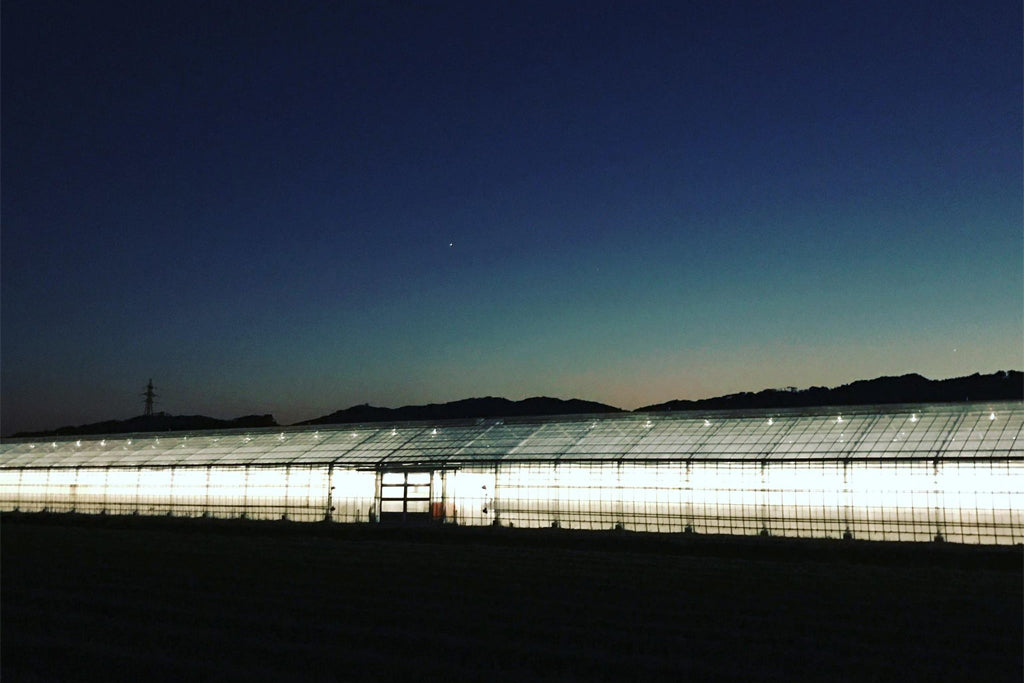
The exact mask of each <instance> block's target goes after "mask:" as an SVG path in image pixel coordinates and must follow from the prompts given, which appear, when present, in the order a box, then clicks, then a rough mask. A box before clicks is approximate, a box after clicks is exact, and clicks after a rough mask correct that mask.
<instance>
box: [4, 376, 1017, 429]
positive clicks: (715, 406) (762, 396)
mask: <svg viewBox="0 0 1024 683" xmlns="http://www.w3.org/2000/svg"><path fill="white" fill-rule="evenodd" d="M1005 400H1018V401H1019V400H1024V373H1022V372H1021V371H1019V370H1003V371H999V372H994V373H992V374H989V375H982V374H979V373H975V374H973V375H969V376H966V377H953V378H950V379H941V380H931V379H928V378H926V377H922V376H921V375H918V374H907V375H901V376H899V377H877V378H875V379H868V380H858V381H856V382H851V383H849V384H843V385H841V386H838V387H834V388H828V387H810V388H808V389H796V388H793V387H790V388H786V389H765V390H763V391H758V392H742V393H738V394H728V395H726V396H716V397H714V398H704V399H696V400H674V401H667V402H665V403H656V404H653V405H649V406H644V407H642V408H637V409H636V411H635V412H655V411H693V410H746V409H759V408H761V409H763V408H768V409H771V408H805V407H812V406H834V405H870V404H886V403H952V402H960V401H1005ZM622 412H627V411H624V410H622V409H621V408H616V407H615V406H610V405H607V404H604V403H597V402H594V401H584V400H581V399H577V398H572V399H568V400H564V399H559V398H549V397H546V396H537V397H533V398H527V399H523V400H521V401H511V400H509V399H507V398H496V397H493V396H487V397H484V398H467V399H462V400H459V401H452V402H450V403H430V404H427V405H419V406H414V405H409V406H402V407H401V408H382V407H377V406H371V405H369V404H366V403H364V404H361V405H356V406H352V407H351V408H346V409H344V410H338V411H335V412H333V413H331V414H329V415H324V416H322V417H317V418H313V419H312V420H305V421H303V422H297V423H295V424H296V425H327V424H348V423H356V422H406V421H415V420H458V419H472V418H490V417H528V416H539V415H578V414H590V413H622ZM277 426H279V425H278V423H277V421H276V420H274V417H273V415H246V416H244V417H239V418H235V419H233V420H219V419H216V418H212V417H206V416H203V415H167V414H165V413H157V414H156V415H149V416H146V415H140V416H138V417H133V418H129V419H127V420H107V421H104V422H94V423H92V424H85V425H79V426H76V427H70V426H69V427H61V428H59V429H54V430H51V431H41V432H19V433H17V434H13V435H11V436H12V437H41V436H75V435H92V434H125V433H130V432H164V431H200V430H205V429H258V428H261V427H277Z"/></svg>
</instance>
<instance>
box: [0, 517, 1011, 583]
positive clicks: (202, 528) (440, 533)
mask: <svg viewBox="0 0 1024 683" xmlns="http://www.w3.org/2000/svg"><path fill="white" fill-rule="evenodd" d="M0 524H19V525H27V526H34V525H40V526H47V525H51V526H72V527H86V528H108V529H125V530H132V529H137V530H139V531H172V532H176V533H185V534H217V535H240V536H269V537H274V536H296V537H309V538H329V539H335V540H338V541H348V540H350V541H373V542H389V541H394V542H424V543H437V544H441V545H449V544H450V545H467V544H469V545H495V546H513V547H518V546H522V547H558V548H569V549H579V550H588V549H596V550H608V551H616V552H627V553H629V552H642V553H659V554H669V555H676V554H685V555H719V556H735V557H741V556H750V557H757V558H761V559H765V558H772V557H780V558H785V559H787V560H798V559H801V558H804V559H810V560H815V559H827V560H841V561H853V562H860V561H869V562H874V561H881V562H885V563H889V562H895V563H898V564H923V565H929V564H934V563H936V562H938V563H946V562H948V563H949V566H971V567H993V568H1008V569H1020V568H1021V566H1022V561H1024V545H1021V544H1017V545H984V544H962V543H946V542H931V543H920V542H896V541H870V540H859V539H849V538H847V539H843V538H794V537H785V536H773V535H764V534H751V535H735V534H700V533H688V532H683V533H674V534H668V533H658V532H637V531H627V530H623V529H614V528H613V529H608V530H604V531H594V530H586V529H570V528H565V527H547V528H538V529H528V528H517V527H507V526H489V527H480V526H458V525H454V524H440V523H434V524H429V525H415V524H414V525H397V524H377V523H362V524H337V523H331V522H326V521H321V522H319V523H305V522H293V521H289V520H255V519H246V518H231V519H224V518H216V517H175V516H171V515H163V516H148V515H135V514H128V515H113V514H104V515H97V514H83V513H74V512H32V513H29V512H4V513H0Z"/></svg>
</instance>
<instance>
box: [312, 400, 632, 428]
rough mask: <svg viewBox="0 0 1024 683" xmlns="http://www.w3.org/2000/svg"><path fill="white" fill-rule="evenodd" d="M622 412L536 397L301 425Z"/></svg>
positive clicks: (363, 410) (348, 413)
mask: <svg viewBox="0 0 1024 683" xmlns="http://www.w3.org/2000/svg"><path fill="white" fill-rule="evenodd" d="M621 412H625V411H623V410H622V409H621V408H616V407H614V406H609V405H605V404H604V403H595V402H593V401H583V400H580V399H578V398H572V399H569V400H567V401H566V400H562V399H560V398H548V397H546V396H537V397H534V398H526V399H523V400H522V401H510V400H509V399H507V398H495V397H493V396H487V397H485V398H466V399H462V400H461V401H452V402H450V403H430V404H428V405H423V406H402V407H401V408H379V407H377V406H371V405H369V404H367V403H364V404H362V405H357V406H352V407H351V408H346V409H344V410H338V411H336V412H333V413H331V414H330V415H324V416H323V417H317V418H313V419H312V420H306V421H305V422H299V423H297V424H300V425H321V424H340V423H349V422H404V421H407V420H457V419H466V418H479V417H521V416H528V415H574V414H580V413H621Z"/></svg>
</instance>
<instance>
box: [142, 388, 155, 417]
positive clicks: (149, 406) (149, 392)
mask: <svg viewBox="0 0 1024 683" xmlns="http://www.w3.org/2000/svg"><path fill="white" fill-rule="evenodd" d="M143 396H145V397H146V412H144V413H143V415H148V416H152V415H153V399H154V398H156V394H154V393H153V380H152V379H150V380H149V384H147V385H146V393H144V394H143Z"/></svg>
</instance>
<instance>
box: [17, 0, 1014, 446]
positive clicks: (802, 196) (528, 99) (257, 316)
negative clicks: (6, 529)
mask: <svg viewBox="0 0 1024 683" xmlns="http://www.w3.org/2000/svg"><path fill="white" fill-rule="evenodd" d="M0 18H2V41H0V42H2V90H3V101H2V114H0V115H2V152H3V154H2V189H3V192H2V240H0V255H2V270H0V275H2V289H0V294H2V306H0V313H2V327H0V330H2V338H0V342H2V346H0V351H2V364H0V380H2V381H0V393H2V396H0V398H2V401H0V423H2V424H0V432H2V433H4V434H9V433H12V432H14V431H19V430H26V429H44V428H53V427H57V426H60V425H65V424H79V423H83V422H91V421H95V420H100V419H111V418H126V417H130V416H132V415H136V414H139V413H140V412H141V411H142V398H141V396H140V394H141V392H142V390H143V387H144V385H145V383H146V381H147V380H148V379H149V378H150V377H152V378H153V381H154V384H155V385H156V386H157V392H158V393H159V394H160V399H159V401H158V403H157V409H158V410H166V411H167V412H170V413H175V414H190V413H202V414H207V415H212V416H216V417H235V416H238V415H242V414H246V413H268V412H270V413H273V414H274V415H275V417H276V418H277V419H278V420H279V421H280V422H282V423H288V422H294V421H296V420H301V419H307V418H312V417H315V416H318V415H322V414H325V413H328V412H331V411H333V410H336V409H339V408H344V407H347V406H349V405H352V404H355V403H363V402H370V403H373V404H375V405H387V406H399V405H403V404H409V403H425V402H440V401H448V400H454V399H458V398H466V397H470V396H484V395H497V396H505V397H508V398H513V399H516V398H523V397H526V396H535V395H549V396H558V397H562V398H569V397H579V398H585V399H590V400H596V401H602V402H606V403H611V404H614V405H618V406H621V407H625V408H635V407H637V406H640V405H645V404H650V403H654V402H659V401H664V400H668V399H672V398H701V397H705V396H713V395H718V394H723V393H730V392H734V391H742V390H759V389H763V388H766V387H778V386H786V385H795V386H799V387H806V386H809V385H830V386H831V385H835V384H840V383H845V382H849V381H852V380H855V379H860V378H870V377H875V376H878V375H884V374H902V373H907V372H919V373H921V374H923V375H925V376H928V377H932V378H944V377H951V376H956V375H962V374H969V373H972V372H975V371H981V372H991V371H993V370H996V369H1007V368H1017V369H1019V368H1021V367H1022V365H1024V362H1022V353H1024V351H1022V339H1024V229H1022V220H1024V218H1022V197H1021V195H1022V189H1021V188H1022V182H1024V177H1022V101H1024V93H1022V67H1021V65H1022V40H1021V25H1022V16H1021V4H1020V2H1019V1H1018V0H1010V1H1007V2H964V1H963V0H957V1H956V2H943V1H941V0H928V1H926V2H912V1H900V2H891V1H887V2H861V1H858V2H820V1H818V0H814V1H812V2H806V3H801V2H789V1H787V2H777V3H772V2H768V3H765V2H736V3H730V2H720V1H718V0H715V1H713V2H712V1H707V2H692V3H689V2H683V1H682V0H674V1H669V2H663V3H662V2H632V1H630V2H599V1H587V2H565V1H558V0H545V1H543V2H536V3H534V2H509V3H505V2H491V1H488V0H484V1H480V0H473V1H467V2H434V1H424V2H413V1H408V2H399V1H393V2H364V1H356V0H351V1H348V2H336V3H327V2H318V1H317V2H298V1H295V0H289V1H288V2H270V1H266V0H263V1H256V2H252V1H247V2H228V1H226V0H215V1H213V2H196V1H191V0H173V1H164V2H157V3H150V2H137V1H135V0H130V1H127V2H117V3H115V2H96V1H91V0H90V1H88V2H82V1H81V0H74V1H72V2H51V1H47V0H5V2H4V3H3V10H2V15H0Z"/></svg>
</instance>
